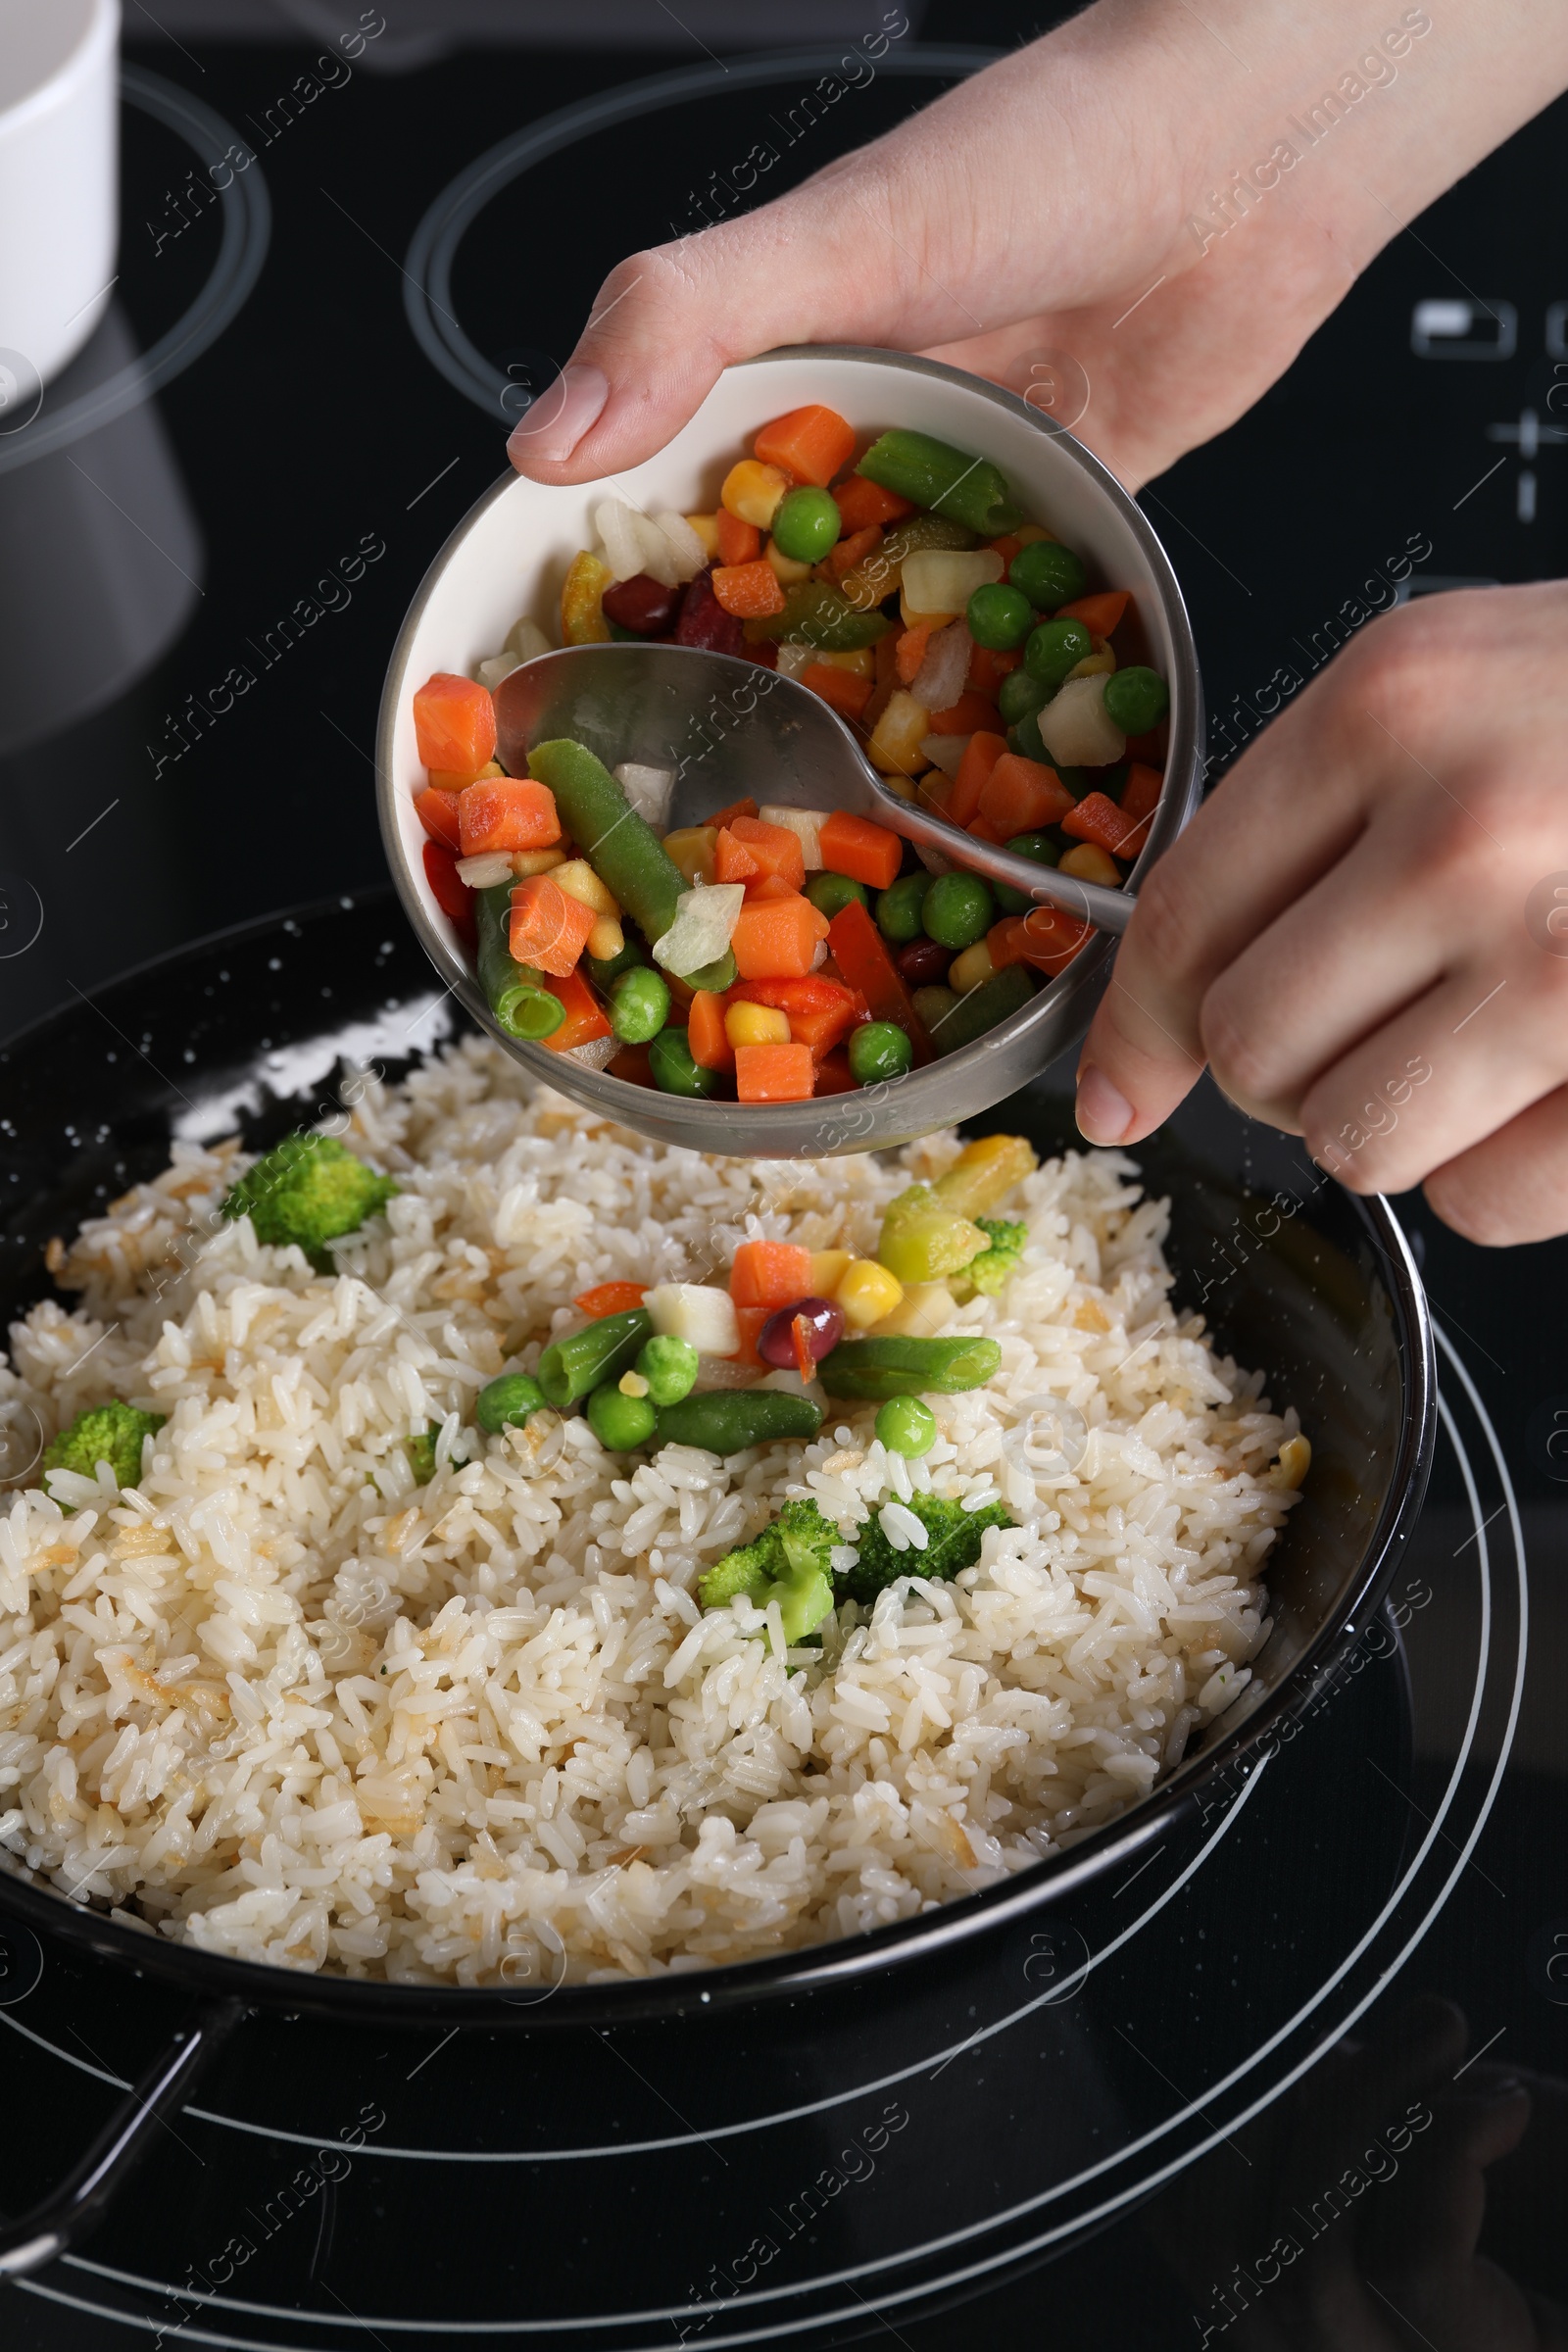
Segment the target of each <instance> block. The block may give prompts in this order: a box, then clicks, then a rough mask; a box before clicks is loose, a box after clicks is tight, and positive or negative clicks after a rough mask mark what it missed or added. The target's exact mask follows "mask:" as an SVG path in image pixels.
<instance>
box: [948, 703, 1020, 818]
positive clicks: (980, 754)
mask: <svg viewBox="0 0 1568 2352" xmlns="http://www.w3.org/2000/svg"><path fill="white" fill-rule="evenodd" d="M1006 749H1007V738H1006V737H1005V735H997V734H994V733H993V732H992V731H991V730H990V729H989V728H984V727H982V728H979V729H977V730H976V732H975V733H974V734H973V735H971V736H970V738H969V748H968V750H967V751H966V752H965V753H964V755H963V758H962V760H960V761H959V763H958V772H957V774H956V776H955V777H954V779H953V795H952V798H951V799H950V800H949V802H948V805H947V808H946V809H945V810H944V811H943V813H944V815H945V816H946V817H947V819H948V822H949V824H952V825H967V824H968V823H969V822H970V821H971V819H972V818H973V817H974V816H975V815H976V814H977V813H978V811H979V808H980V795H981V792H982V791H983V790H984V787H985V782H986V779H987V777H988V776H989V775H990V773H991V770H992V769H993V768H994V767H995V766H996V764H997V761H998V760H1001V759H1002V758H1003V757H1004V756H1005V753H1006Z"/></svg>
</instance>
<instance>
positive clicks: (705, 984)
mask: <svg viewBox="0 0 1568 2352" xmlns="http://www.w3.org/2000/svg"><path fill="white" fill-rule="evenodd" d="M684 977H685V981H686V985H687V987H688V988H694V989H695V988H706V989H707V990H708V991H709V993H710V994H711V996H715V997H721V996H722V995H723V993H724V991H725V989H726V988H733V987H734V985H735V956H734V952H733V950H732V949H729V948H726V949H725V950H724V953H723V955H722V956H714V958H713V960H712V962H711V963H700V964H699V965H698V967H697V969H696V971H695V972H687V973H686V974H685V975H684Z"/></svg>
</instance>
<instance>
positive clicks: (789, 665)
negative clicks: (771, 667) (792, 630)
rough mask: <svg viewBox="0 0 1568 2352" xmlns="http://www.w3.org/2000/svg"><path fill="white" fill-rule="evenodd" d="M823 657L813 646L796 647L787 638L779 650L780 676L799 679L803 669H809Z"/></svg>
mask: <svg viewBox="0 0 1568 2352" xmlns="http://www.w3.org/2000/svg"><path fill="white" fill-rule="evenodd" d="M821 659H822V657H821V655H820V654H819V653H818V652H817V650H816V648H815V647H814V646H811V645H796V644H795V643H794V641H793V640H792V639H790V638H788V637H786V638H785V639H784V640H783V641H782V642H781V644H780V646H779V649H778V674H779V676H780V677H781V678H798V677H799V676H800V674H801V672H802V670H803V669H809V668H810V666H811V663H812V662H820V660H821Z"/></svg>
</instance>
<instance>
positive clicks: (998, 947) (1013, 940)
mask: <svg viewBox="0 0 1568 2352" xmlns="http://www.w3.org/2000/svg"><path fill="white" fill-rule="evenodd" d="M1024 944H1025V943H1024V936H1023V916H1022V915H1021V914H1005V915H1004V916H1003V918H1002V920H1001V922H999V923H993V924H992V926H991V928H990V930H989V931H988V932H987V933H986V950H987V953H988V954H989V956H990V957H991V961H992V963H993V965H994V966H995V968H996V969H997V970H998V971H999V972H1000V971H1002V970H1004V969H1005V966H1006V965H1007V964H1009V963H1022V962H1023V961H1024V952H1023V951H1024Z"/></svg>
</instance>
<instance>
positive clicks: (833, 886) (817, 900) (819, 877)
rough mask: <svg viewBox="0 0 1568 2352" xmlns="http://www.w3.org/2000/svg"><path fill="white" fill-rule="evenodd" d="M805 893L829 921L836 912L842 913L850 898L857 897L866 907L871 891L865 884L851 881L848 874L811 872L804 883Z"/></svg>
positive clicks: (868, 903)
mask: <svg viewBox="0 0 1568 2352" xmlns="http://www.w3.org/2000/svg"><path fill="white" fill-rule="evenodd" d="M806 895H807V897H808V898H809V900H810V902H811V905H812V906H813V907H815V908H816V910H817V912H818V914H825V915H826V916H827V919H828V921H829V922H831V921H832V920H833V917H834V916H835V915H836V914H842V913H843V911H844V909H845V907H847V906H848V905H849V903H850V901H851V900H852V899H858V901H859V903H860V905H861V906H862V907H866V908H867V909H869V907H870V905H871V893H870V892H869V891H868V890H867V889H866V887H865V884H864V883H863V882H852V881H851V879H850V877H849V875H848V874H828V873H822V874H813V875H812V876H811V878H810V880H809V882H808V884H807V885H806Z"/></svg>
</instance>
